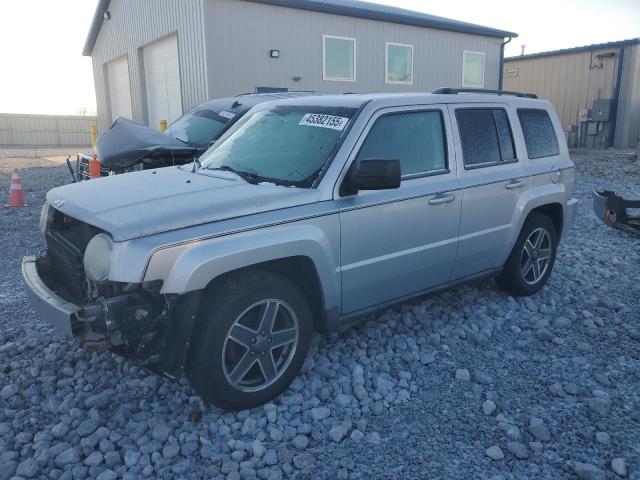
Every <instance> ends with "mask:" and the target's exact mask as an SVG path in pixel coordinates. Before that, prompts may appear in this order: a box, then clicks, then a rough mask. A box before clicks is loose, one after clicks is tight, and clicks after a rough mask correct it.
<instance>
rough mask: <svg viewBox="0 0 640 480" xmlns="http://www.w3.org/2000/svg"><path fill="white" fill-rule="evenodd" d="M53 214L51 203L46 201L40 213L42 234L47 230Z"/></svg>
mask: <svg viewBox="0 0 640 480" xmlns="http://www.w3.org/2000/svg"><path fill="white" fill-rule="evenodd" d="M52 213H53V211H52V210H51V207H50V206H49V202H47V201H46V200H45V201H44V205H42V210H41V211H40V223H39V225H40V231H41V232H42V233H44V232H45V230H46V229H47V223H49V217H50V215H51V214H52Z"/></svg>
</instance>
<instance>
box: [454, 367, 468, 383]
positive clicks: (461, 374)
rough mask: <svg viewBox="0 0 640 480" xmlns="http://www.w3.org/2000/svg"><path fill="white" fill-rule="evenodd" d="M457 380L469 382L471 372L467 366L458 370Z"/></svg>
mask: <svg viewBox="0 0 640 480" xmlns="http://www.w3.org/2000/svg"><path fill="white" fill-rule="evenodd" d="M456 380H458V381H460V382H468V381H470V380H471V374H470V373H469V370H467V369H466V368H459V369H457V370H456Z"/></svg>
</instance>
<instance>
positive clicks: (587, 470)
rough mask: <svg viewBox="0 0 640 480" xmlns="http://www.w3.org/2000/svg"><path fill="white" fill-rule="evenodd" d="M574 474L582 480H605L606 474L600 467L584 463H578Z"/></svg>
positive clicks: (574, 467) (574, 468)
mask: <svg viewBox="0 0 640 480" xmlns="http://www.w3.org/2000/svg"><path fill="white" fill-rule="evenodd" d="M573 472H574V473H575V474H576V476H577V477H578V478H579V479H581V480H605V478H606V474H605V473H604V472H603V471H602V470H600V469H599V468H598V467H596V466H594V465H591V464H588V463H582V462H576V463H575V464H574V466H573Z"/></svg>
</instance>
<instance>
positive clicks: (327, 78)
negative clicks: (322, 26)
mask: <svg viewBox="0 0 640 480" xmlns="http://www.w3.org/2000/svg"><path fill="white" fill-rule="evenodd" d="M327 39H333V40H347V41H350V42H352V43H353V78H342V77H330V76H328V75H327V43H326V40H327ZM357 55H358V45H357V39H356V38H355V37H341V36H337V35H327V34H322V80H323V81H325V82H355V81H356V78H357V71H356V67H357V64H358V62H357Z"/></svg>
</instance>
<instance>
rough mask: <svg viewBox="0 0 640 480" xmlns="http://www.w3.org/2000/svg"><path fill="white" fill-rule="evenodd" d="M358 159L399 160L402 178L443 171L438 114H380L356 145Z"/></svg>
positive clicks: (441, 125) (444, 156)
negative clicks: (359, 145)
mask: <svg viewBox="0 0 640 480" xmlns="http://www.w3.org/2000/svg"><path fill="white" fill-rule="evenodd" d="M361 160H400V168H401V172H402V177H403V178H406V177H413V176H420V175H421V174H429V173H432V172H436V171H440V170H446V168H447V154H446V141H445V131H444V123H443V120H442V113H441V112H440V111H438V110H431V111H420V112H401V113H391V114H387V115H384V116H381V117H380V118H378V119H377V120H376V122H375V123H374V124H373V127H371V130H369V133H368V135H367V138H366V139H365V141H364V143H363V144H362V147H360V151H359V152H358V156H357V157H356V162H360V161H361Z"/></svg>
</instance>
